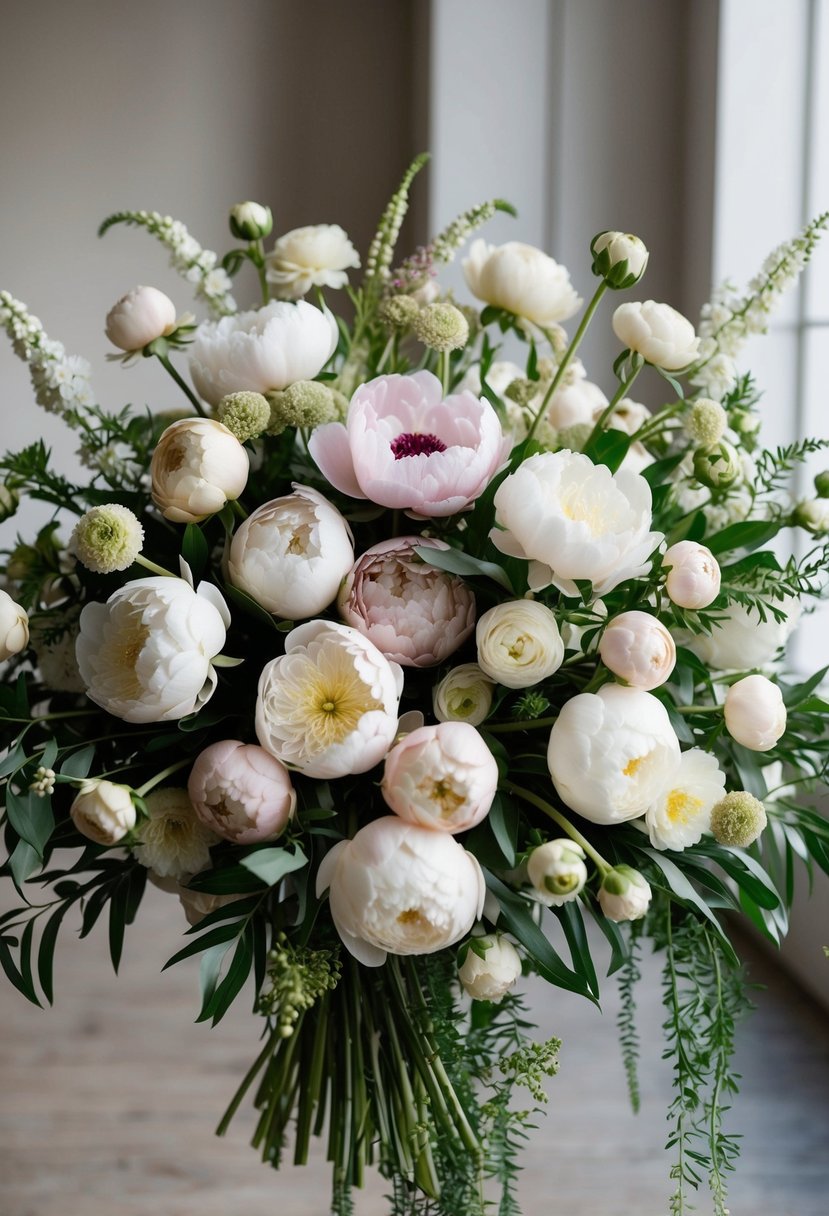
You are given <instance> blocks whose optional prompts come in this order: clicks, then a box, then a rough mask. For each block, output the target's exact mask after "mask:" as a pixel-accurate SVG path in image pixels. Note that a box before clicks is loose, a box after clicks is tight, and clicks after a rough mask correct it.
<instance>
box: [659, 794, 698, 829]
mask: <svg viewBox="0 0 829 1216" xmlns="http://www.w3.org/2000/svg"><path fill="white" fill-rule="evenodd" d="M701 806H702V799H701V798H693V797H692V796H691V795H690V794H688V793H686V791H685V790H671V792H670V794H669V795H668V799H667V802H666V804H665V809H666V812H667V815H668V818H669V819H670V821H671V823H687V822H688V820H689V819H690V818H691V816H692V815H695V814H696V812H697V811H698V810H699V809H700V807H701Z"/></svg>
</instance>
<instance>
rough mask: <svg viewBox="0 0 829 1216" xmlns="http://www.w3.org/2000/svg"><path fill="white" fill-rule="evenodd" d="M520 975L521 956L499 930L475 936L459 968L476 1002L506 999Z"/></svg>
mask: <svg viewBox="0 0 829 1216" xmlns="http://www.w3.org/2000/svg"><path fill="white" fill-rule="evenodd" d="M520 975H521V955H520V954H519V953H518V951H517V950H516V949H515V946H513V944H512V942H511V941H509V940H508V939H507V938H506V937H502V936H501V934H499V933H487V934H486V935H485V936H484V937H473V938H472V939H471V941H470V942H469V946H468V948H467V950H466V958H465V959H464V960H463V962H462V963H461V965H460V967H458V979H459V980H460V982H461V984H462V986H463V990H464V992H465V993H466V994H467V996H471V997H472V999H473V1001H500V1000H502V998H503V997H505V996H506V994H507V993H508V992H509V990H510V988H512V987H513V986H514V985H515V981H516V980H517V979H518V977H519V976H520Z"/></svg>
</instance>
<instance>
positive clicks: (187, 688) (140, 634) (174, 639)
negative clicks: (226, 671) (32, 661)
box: [75, 577, 230, 722]
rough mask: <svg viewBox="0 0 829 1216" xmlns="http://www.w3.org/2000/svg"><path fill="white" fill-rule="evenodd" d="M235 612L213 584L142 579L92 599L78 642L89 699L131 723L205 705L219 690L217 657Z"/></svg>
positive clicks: (174, 715)
mask: <svg viewBox="0 0 829 1216" xmlns="http://www.w3.org/2000/svg"><path fill="white" fill-rule="evenodd" d="M229 624H230V613H229V612H228V610H227V605H226V604H225V602H224V599H223V598H222V596H221V594H220V593H219V591H217V589H216V588H215V587H213V586H211V584H210V583H201V584H200V585H199V588H198V591H194V590H193V588H192V587H191V586H190V584H189V583H187V582H185V581H184V579H180V578H166V577H158V578H140V579H136V580H134V581H133V582H129V583H125V584H124V586H123V587H119V588H118V590H117V591H114V592H113V593H112V595H111V596H110V597H109V599H108V600H107V602H106V603H105V604H99V603H90V604H87V605H86V607H85V608H84V610H83V612H82V613H81V618H80V633H79V635H78V640H77V643H76V647H75V653H76V655H77V659H78V667H79V669H80V673H81V678H82V680H83V682H84V684H85V686H86V691H87V696H88V697H89V698H90V700H92V701H94V702H95V703H96V705H100V706H101V708H102V709H105V710H106V711H107V712H108V713H111V714H114V715H115V717H116V718H123V719H124V721H125V722H167V721H171V720H174V719H176V718H183V717H184V716H185V715H186V714H190V713H193V712H194V711H195V710H198V709H200V708H201V706H202V705H204V703H205V702H206V701H208V700H209V699H210V697H211V696H212V695H213V692H214V690H215V688H216V679H217V677H216V673H215V671H214V669H213V663H212V660H213V659H214V658H215V657H216V655H217V654H218V653H219V652H220V651H221V649H222V646H223V645H224V641H225V634H226V631H227V627H228V626H229Z"/></svg>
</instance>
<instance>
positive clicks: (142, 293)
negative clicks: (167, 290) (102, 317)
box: [106, 287, 176, 351]
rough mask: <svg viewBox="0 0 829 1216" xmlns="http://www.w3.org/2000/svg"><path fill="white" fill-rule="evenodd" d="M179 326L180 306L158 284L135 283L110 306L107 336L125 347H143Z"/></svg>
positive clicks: (120, 346) (127, 348)
mask: <svg viewBox="0 0 829 1216" xmlns="http://www.w3.org/2000/svg"><path fill="white" fill-rule="evenodd" d="M175 327H176V306H175V304H174V303H173V301H172V300H171V299H170V297H169V296H165V294H164V292H163V291H159V290H158V288H157V287H134V288H133V289H132V291H128V292H127V294H126V295H125V296H122V297H121V299H120V300H119V301H118V303H117V304H114V305H113V307H112V308H111V309H110V310H109V313H108V314H107V319H106V336H107V337H108V338H109V340H110V342H111V343H112V345H113V346H117V347H119V348H120V349H121V350H125V351H134V350H141V349H142V347H144V346H148V345H149V343H150V342H154V341H155V339H156V338H162V337H164V335H165V334H169V333H171V332H172V331H173V330H174V329H175Z"/></svg>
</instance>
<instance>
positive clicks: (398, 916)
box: [317, 815, 485, 967]
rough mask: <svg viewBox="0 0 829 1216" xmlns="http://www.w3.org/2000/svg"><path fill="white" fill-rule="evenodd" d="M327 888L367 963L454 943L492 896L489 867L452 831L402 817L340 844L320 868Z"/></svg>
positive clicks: (348, 941)
mask: <svg viewBox="0 0 829 1216" xmlns="http://www.w3.org/2000/svg"><path fill="white" fill-rule="evenodd" d="M326 888H328V890H329V899H330V906H331V917H332V920H333V921H334V927H335V928H336V930H337V932H338V933H339V935H340V937H341V938H342V940H343V942H344V943H345V945H346V946H347V948H348V949H349V950H350V951H351V953H352V954H353V955H354V957H355V958H356V959H358V960H359V961H360V962H361V963H363V964H364V965H365V966H366V967H379V966H380V965H381V964H382V963H384V962H385V961H386V956H387V954H433V953H434V952H435V951H436V950H443V949H444V948H445V947H446V946H452V945H454V944H455V942H458V941H460V940H461V938H462V937H465V936H466V934H467V933H468V932H469V931H470V929H471V928H472V926H473V925H474V923H475V921H476V920H477V919H478V917H479V916H480V915H481V912H482V910H483V905H484V894H485V886H484V876H483V874H482V872H481V867H480V866H479V864H478V862H477V860H476V859H475V858H474V857H473V856H472V854H471V853H467V852H466V850H465V849H464V848H462V846H461V845H459V844H458V842H457V841H456V840H455V839H454V838H453V837H452V836H450V835H449V834H448V833H446V832H432V831H430V830H429V829H428V828H422V827H419V826H418V825H417V824H414V823H405V822H404V821H403V820H402V819H398V818H397V816H396V815H388V816H386V817H384V818H382V819H375V820H374V822H373V823H369V824H367V825H366V827H364V828H361V829H360V830H359V832H357V835H356V836H355V837H354V839H353V840H341V841H340V842H339V844H336V845H334V848H333V849H331V851H330V852H329V853H328V854H327V855H326V856H325V857H324V858H323V860H322V864H321V865H320V867H319V870H318V872H317V895H318V896H319V895H321V894H322V893H323V891H325V890H326Z"/></svg>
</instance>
